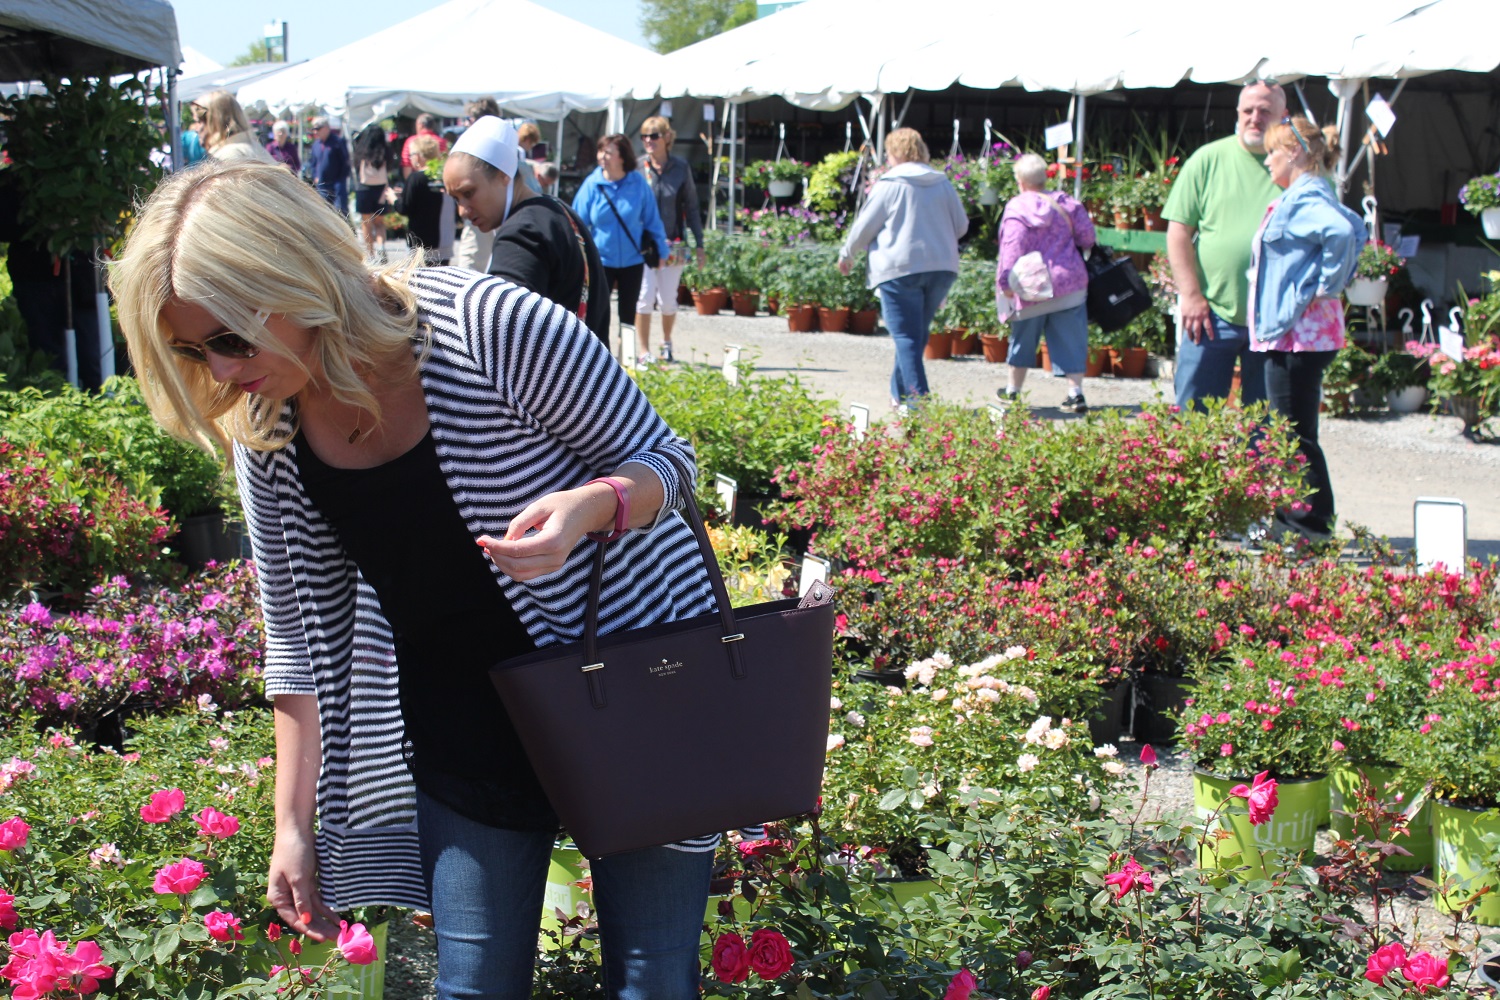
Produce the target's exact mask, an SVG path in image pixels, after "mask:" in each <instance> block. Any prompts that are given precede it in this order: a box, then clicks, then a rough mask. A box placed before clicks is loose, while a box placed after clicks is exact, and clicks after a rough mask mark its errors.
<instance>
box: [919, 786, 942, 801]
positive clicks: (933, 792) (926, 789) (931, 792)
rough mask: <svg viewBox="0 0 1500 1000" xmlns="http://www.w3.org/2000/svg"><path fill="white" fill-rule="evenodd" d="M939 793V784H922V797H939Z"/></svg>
mask: <svg viewBox="0 0 1500 1000" xmlns="http://www.w3.org/2000/svg"><path fill="white" fill-rule="evenodd" d="M937 793H938V786H937V785H934V784H927V785H923V786H922V797H923V798H925V799H932V798H936V797H937Z"/></svg>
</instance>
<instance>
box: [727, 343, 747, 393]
mask: <svg viewBox="0 0 1500 1000" xmlns="http://www.w3.org/2000/svg"><path fill="white" fill-rule="evenodd" d="M742 350H744V348H742V347H741V346H740V345H739V344H725V345H724V379H725V381H727V382H728V383H729V384H730V385H739V384H740V352H741V351H742Z"/></svg>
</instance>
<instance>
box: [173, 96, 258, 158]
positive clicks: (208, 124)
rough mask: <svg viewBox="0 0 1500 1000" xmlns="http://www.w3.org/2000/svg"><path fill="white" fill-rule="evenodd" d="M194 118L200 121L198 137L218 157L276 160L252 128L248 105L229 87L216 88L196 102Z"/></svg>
mask: <svg viewBox="0 0 1500 1000" xmlns="http://www.w3.org/2000/svg"><path fill="white" fill-rule="evenodd" d="M192 107H193V119H194V120H195V121H198V122H200V123H201V124H200V126H199V128H198V138H199V139H201V140H202V141H203V148H204V149H205V150H207V151H208V155H209V156H210V157H212V158H213V159H215V160H260V161H261V162H263V163H274V162H276V161H275V160H273V159H271V154H270V153H268V152H266V151H265V149H264V147H262V146H261V144H260V142H259V140H258V139H257V138H256V136H255V133H254V131H252V130H251V128H250V120H249V119H248V118H246V117H245V109H244V108H242V107H240V102H239V101H237V100H235V99H234V95H233V94H231V93H230V92H229V91H227V90H215V91H213V92H212V93H208V94H204V95H203V96H202V97H200V98H198V99H197V100H196V101H194V102H193V105H192Z"/></svg>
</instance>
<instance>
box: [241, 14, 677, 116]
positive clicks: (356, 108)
mask: <svg viewBox="0 0 1500 1000" xmlns="http://www.w3.org/2000/svg"><path fill="white" fill-rule="evenodd" d="M659 59H661V56H659V55H658V54H656V53H655V52H652V51H650V50H649V49H643V48H641V47H640V46H639V45H634V44H632V43H630V42H627V41H625V40H624V39H621V38H616V37H615V36H614V35H610V34H607V33H605V32H603V31H600V30H599V29H597V28H593V27H590V26H589V25H586V24H582V23H580V22H578V21H574V20H572V19H571V18H567V17H564V16H563V15H561V14H558V13H557V12H555V11H551V10H548V9H546V8H545V7H540V6H538V5H536V4H534V3H531V2H529V0H449V2H448V3H445V4H442V5H441V6H438V7H434V8H433V9H432V10H429V11H426V12H425V13H422V14H419V15H418V16H416V17H414V18H412V19H410V20H408V21H403V22H402V23H400V24H398V25H395V26H394V27H391V28H387V29H385V30H384V31H379V32H376V33H375V34H373V35H371V36H369V37H368V38H363V39H361V40H359V41H357V42H353V43H351V44H349V45H345V46H344V47H343V48H340V49H335V50H334V51H332V52H329V53H326V54H324V55H321V56H319V57H317V58H316V59H309V60H308V61H307V62H305V63H303V64H301V65H300V66H292V67H290V68H288V69H287V70H285V71H283V72H281V73H277V74H275V75H274V76H270V77H267V78H266V79H264V80H260V81H258V82H255V83H252V84H249V85H246V86H244V87H242V88H241V89H240V92H239V99H240V103H241V104H247V105H248V104H254V103H256V102H264V103H265V104H266V105H267V106H268V107H270V108H271V109H273V110H278V111H279V110H281V109H283V108H287V107H292V106H303V105H307V104H321V105H323V106H324V107H326V108H328V109H330V110H333V111H337V112H341V113H342V114H343V115H344V117H345V118H346V119H347V120H348V121H349V123H350V124H351V125H356V126H357V125H360V124H363V123H364V122H366V121H369V120H370V119H372V118H376V117H384V116H385V115H389V114H393V113H395V112H397V111H400V110H402V109H404V108H415V109H418V110H422V111H431V112H433V113H435V114H440V115H445V116H447V117H457V116H459V115H460V114H462V112H463V105H464V103H465V102H466V101H471V100H473V99H475V98H478V97H484V96H493V97H494V98H495V99H496V100H497V101H499V102H500V106H501V108H502V109H504V110H505V111H506V112H507V113H509V114H513V115H519V116H523V117H528V118H539V119H543V120H547V121H556V120H558V119H560V118H563V117H565V116H566V115H567V113H568V112H569V111H575V110H576V111H601V110H603V109H604V108H606V107H607V106H608V105H609V101H610V98H611V96H612V88H613V81H615V80H620V79H628V78H630V77H632V76H633V75H634V74H636V73H640V72H642V71H646V72H650V71H651V70H652V69H653V67H654V65H655V63H656V61H657V60H659Z"/></svg>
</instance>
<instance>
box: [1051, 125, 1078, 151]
mask: <svg viewBox="0 0 1500 1000" xmlns="http://www.w3.org/2000/svg"><path fill="white" fill-rule="evenodd" d="M1045 135H1046V140H1047V143H1046V144H1047V148H1048V149H1061V148H1062V147H1064V146H1066V145H1068V144H1069V143H1071V142H1072V141H1073V123H1072V122H1071V121H1066V122H1060V123H1058V124H1056V125H1049V126H1048V127H1047V131H1046V133H1045Z"/></svg>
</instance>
